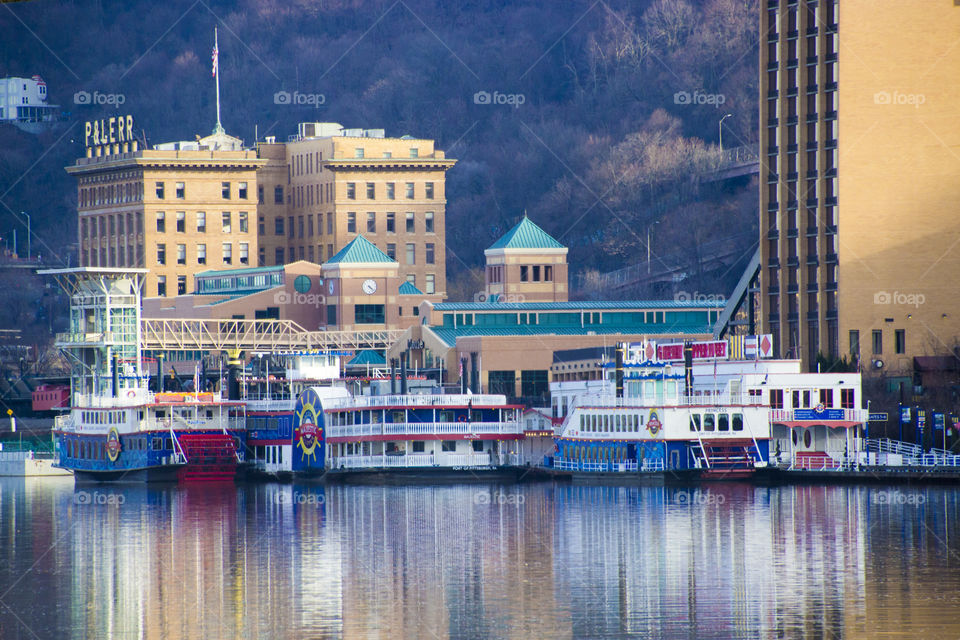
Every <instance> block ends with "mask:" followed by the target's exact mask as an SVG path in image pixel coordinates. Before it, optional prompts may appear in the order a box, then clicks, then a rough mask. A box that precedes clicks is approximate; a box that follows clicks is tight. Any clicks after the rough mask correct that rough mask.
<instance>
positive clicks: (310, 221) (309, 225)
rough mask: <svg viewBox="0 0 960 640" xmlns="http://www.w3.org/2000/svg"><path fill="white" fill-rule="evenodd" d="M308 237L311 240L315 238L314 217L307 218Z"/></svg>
mask: <svg viewBox="0 0 960 640" xmlns="http://www.w3.org/2000/svg"><path fill="white" fill-rule="evenodd" d="M307 236H308V237H310V238H312V237H313V216H312V215H308V216H307Z"/></svg>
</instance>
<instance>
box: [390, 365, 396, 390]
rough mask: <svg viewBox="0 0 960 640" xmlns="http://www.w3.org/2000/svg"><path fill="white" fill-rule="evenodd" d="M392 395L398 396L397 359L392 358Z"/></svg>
mask: <svg viewBox="0 0 960 640" xmlns="http://www.w3.org/2000/svg"><path fill="white" fill-rule="evenodd" d="M390 395H392V396H395V395H397V359H396V358H390Z"/></svg>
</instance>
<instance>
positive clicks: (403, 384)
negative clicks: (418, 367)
mask: <svg viewBox="0 0 960 640" xmlns="http://www.w3.org/2000/svg"><path fill="white" fill-rule="evenodd" d="M400 395H402V396H405V395H407V358H406V354H404V357H402V358H400Z"/></svg>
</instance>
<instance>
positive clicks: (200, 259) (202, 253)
mask: <svg viewBox="0 0 960 640" xmlns="http://www.w3.org/2000/svg"><path fill="white" fill-rule="evenodd" d="M197 264H207V245H205V244H198V245H197Z"/></svg>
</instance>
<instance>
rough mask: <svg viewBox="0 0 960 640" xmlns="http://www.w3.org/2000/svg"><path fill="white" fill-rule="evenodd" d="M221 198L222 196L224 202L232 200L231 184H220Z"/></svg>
mask: <svg viewBox="0 0 960 640" xmlns="http://www.w3.org/2000/svg"><path fill="white" fill-rule="evenodd" d="M220 196H221V197H222V198H223V199H224V200H229V199H230V183H229V182H221V183H220Z"/></svg>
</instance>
